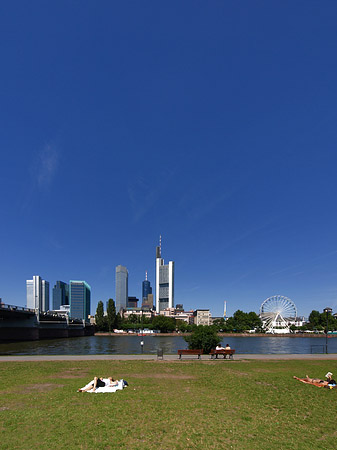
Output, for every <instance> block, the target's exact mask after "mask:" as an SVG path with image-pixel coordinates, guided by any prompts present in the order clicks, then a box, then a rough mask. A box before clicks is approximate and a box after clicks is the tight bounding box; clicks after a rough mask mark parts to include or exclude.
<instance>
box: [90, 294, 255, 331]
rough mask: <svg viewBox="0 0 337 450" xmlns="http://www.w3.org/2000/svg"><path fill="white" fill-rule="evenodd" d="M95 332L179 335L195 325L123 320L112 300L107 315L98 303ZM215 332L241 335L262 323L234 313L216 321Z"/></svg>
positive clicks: (164, 319)
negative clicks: (124, 331)
mask: <svg viewBox="0 0 337 450" xmlns="http://www.w3.org/2000/svg"><path fill="white" fill-rule="evenodd" d="M95 320H96V330H97V331H110V332H111V331H113V330H114V329H115V328H117V329H121V330H139V329H141V328H148V329H150V330H151V329H152V330H158V331H160V332H161V333H171V332H174V331H179V332H181V333H186V332H192V331H195V329H196V325H191V324H188V323H186V322H185V321H183V320H175V319H173V318H172V317H166V316H155V317H153V318H152V319H150V318H148V317H145V316H139V315H136V314H131V315H130V316H129V318H128V319H124V318H122V317H121V316H120V314H117V313H116V306H115V302H114V300H113V299H112V298H110V299H109V300H108V304H107V314H106V315H105V314H104V305H103V302H102V301H99V302H98V305H97V310H96V315H95ZM212 329H213V330H214V331H215V332H224V333H225V332H237V333H241V332H243V331H246V330H252V329H256V330H257V331H261V330H262V322H261V320H260V318H259V316H258V315H257V314H256V313H255V312H249V313H245V312H243V311H240V310H238V311H236V312H235V313H234V314H233V317H229V318H228V319H227V320H224V319H223V318H221V319H216V320H215V321H214V323H213V325H212Z"/></svg>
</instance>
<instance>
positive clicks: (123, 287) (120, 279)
mask: <svg viewBox="0 0 337 450" xmlns="http://www.w3.org/2000/svg"><path fill="white" fill-rule="evenodd" d="M115 297H116V312H117V313H118V312H119V311H120V310H121V309H126V307H127V304H128V270H127V268H126V267H124V266H121V265H119V266H117V267H116V296H115Z"/></svg>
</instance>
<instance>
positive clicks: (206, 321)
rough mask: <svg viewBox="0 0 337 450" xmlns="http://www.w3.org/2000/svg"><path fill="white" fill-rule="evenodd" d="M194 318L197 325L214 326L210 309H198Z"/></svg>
mask: <svg viewBox="0 0 337 450" xmlns="http://www.w3.org/2000/svg"><path fill="white" fill-rule="evenodd" d="M193 316H194V324H195V325H212V316H211V313H210V310H209V309H196V310H195V311H194V314H193Z"/></svg>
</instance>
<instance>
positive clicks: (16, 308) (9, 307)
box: [0, 303, 35, 313]
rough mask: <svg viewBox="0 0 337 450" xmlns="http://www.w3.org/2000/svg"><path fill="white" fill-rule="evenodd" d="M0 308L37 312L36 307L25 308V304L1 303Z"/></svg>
mask: <svg viewBox="0 0 337 450" xmlns="http://www.w3.org/2000/svg"><path fill="white" fill-rule="evenodd" d="M0 309H6V310H8V311H20V312H28V313H35V309H31V308H24V307H23V306H15V305H6V304H5V303H0Z"/></svg>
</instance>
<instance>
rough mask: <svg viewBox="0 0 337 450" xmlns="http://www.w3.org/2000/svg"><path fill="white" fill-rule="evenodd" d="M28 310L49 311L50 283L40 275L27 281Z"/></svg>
mask: <svg viewBox="0 0 337 450" xmlns="http://www.w3.org/2000/svg"><path fill="white" fill-rule="evenodd" d="M26 287H27V308H30V309H38V310H39V311H49V282H48V281H46V280H43V279H42V278H41V277H40V276H39V275H34V276H33V279H32V280H26Z"/></svg>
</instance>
